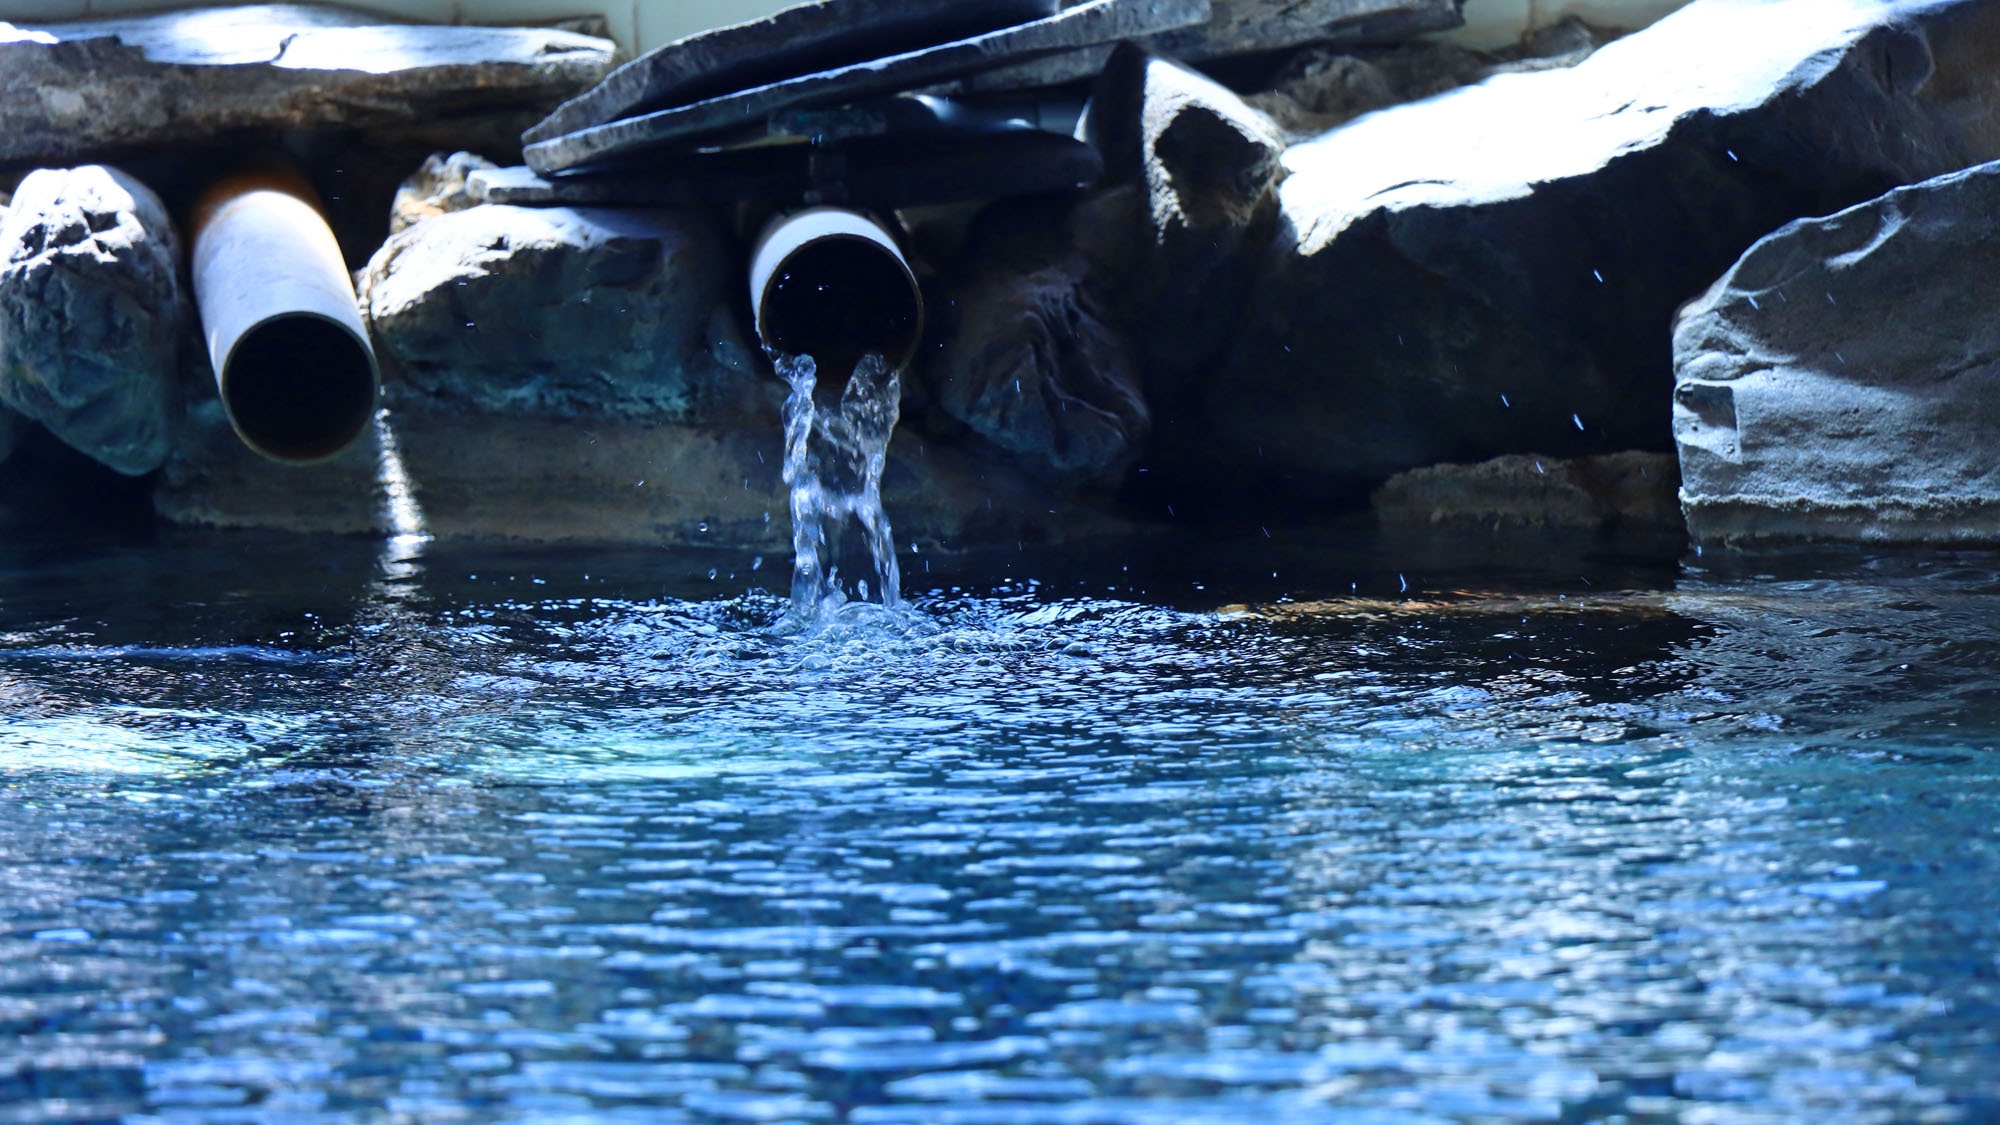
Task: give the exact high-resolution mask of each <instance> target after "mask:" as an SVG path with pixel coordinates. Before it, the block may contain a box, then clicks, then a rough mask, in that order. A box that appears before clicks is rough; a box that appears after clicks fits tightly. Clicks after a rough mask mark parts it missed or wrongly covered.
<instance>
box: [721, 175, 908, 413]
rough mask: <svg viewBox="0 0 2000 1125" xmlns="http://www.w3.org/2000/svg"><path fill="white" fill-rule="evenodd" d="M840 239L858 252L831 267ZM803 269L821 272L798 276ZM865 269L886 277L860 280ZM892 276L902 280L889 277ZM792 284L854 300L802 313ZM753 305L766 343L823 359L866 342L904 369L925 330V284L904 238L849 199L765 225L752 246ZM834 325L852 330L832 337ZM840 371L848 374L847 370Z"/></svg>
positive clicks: (829, 298)
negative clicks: (868, 282) (831, 254)
mask: <svg viewBox="0 0 2000 1125" xmlns="http://www.w3.org/2000/svg"><path fill="white" fill-rule="evenodd" d="M834 247H838V248H839V249H841V250H845V251H855V253H852V254H847V255H844V256H843V258H842V260H841V261H840V262H839V263H838V264H839V266H840V268H837V269H831V270H830V269H828V268H827V267H828V264H829V256H828V255H827V254H826V253H825V251H827V250H829V249H830V248H834ZM798 270H805V271H815V270H817V271H820V272H819V273H817V274H815V276H813V277H809V278H807V277H794V276H793V274H794V272H795V271H798ZM862 275H866V276H867V277H868V278H869V279H874V280H882V281H884V282H885V284H884V285H878V286H856V285H855V284H854V283H855V282H856V281H857V279H858V278H860V277H861V276H862ZM890 279H893V280H894V282H895V284H893V285H888V284H887V282H888V281H889V280H890ZM787 287H797V290H800V291H805V292H808V293H815V292H816V293H823V294H825V295H826V296H825V297H824V300H825V301H826V302H827V303H829V304H833V305H841V304H843V303H844V304H845V305H846V306H847V307H846V308H845V309H840V308H836V309H832V310H825V311H826V313H827V315H824V316H813V317H811V318H810V322H808V318H805V317H802V316H800V315H798V309H799V302H800V300H801V298H798V297H792V298H790V299H787V298H786V297H785V293H786V290H787ZM806 299H808V300H809V299H810V298H806ZM750 306H751V309H752V310H753V311H754V313H755V315H756V325H757V337H758V339H760V340H762V341H763V342H764V344H765V346H766V347H769V348H771V349H772V350H774V351H777V352H780V353H785V354H793V355H800V354H811V355H815V356H816V357H817V358H819V359H820V360H821V361H822V364H824V363H825V362H826V360H827V358H828V356H827V355H825V354H821V353H822V352H829V351H831V352H838V353H841V354H842V355H845V354H846V353H847V352H848V351H850V350H853V349H856V348H858V349H860V350H861V351H875V352H878V353H879V354H881V356H882V358H883V359H885V360H887V361H888V362H889V365H890V367H891V368H893V369H897V370H900V369H902V368H904V367H906V366H908V365H909V363H910V361H911V360H912V359H914V358H916V354H917V345H918V342H919V340H920V339H921V337H922V334H923V291H922V288H921V287H920V286H919V285H918V283H917V275H916V273H915V271H913V270H911V269H910V263H909V259H907V258H906V257H904V255H903V248H902V246H901V245H900V244H898V243H897V241H896V237H895V235H894V234H892V233H890V231H889V229H888V228H887V227H885V226H883V225H882V224H881V223H879V222H877V221H875V220H874V219H872V218H869V217H868V216H867V215H864V214H862V213H861V212H859V211H851V210H848V209H847V208H845V207H811V208H807V209H806V210H803V211H795V212H792V213H789V214H784V215H779V216H778V217H777V218H774V219H772V220H771V222H770V223H769V224H768V225H766V226H765V228H764V232H763V234H762V235H760V236H759V237H758V239H757V243H756V247H755V249H753V250H752V251H751V254H750ZM814 311H815V312H819V311H821V310H814ZM842 312H849V313H852V314H853V315H852V316H842V315H840V314H841V313H842ZM836 322H838V323H836ZM830 333H845V336H844V337H843V338H830V336H829V334H830ZM854 358H858V355H857V356H855V357H854ZM840 376H841V377H842V378H845V376H846V372H845V371H842V372H840Z"/></svg>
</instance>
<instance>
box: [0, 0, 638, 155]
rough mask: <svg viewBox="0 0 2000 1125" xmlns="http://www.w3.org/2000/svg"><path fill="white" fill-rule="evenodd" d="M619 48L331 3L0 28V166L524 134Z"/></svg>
mask: <svg viewBox="0 0 2000 1125" xmlns="http://www.w3.org/2000/svg"><path fill="white" fill-rule="evenodd" d="M616 50H617V48H616V46H615V45H614V44H613V43H611V42H609V41H608V40H603V39H594V38H591V37H588V36H583V35H577V34H573V33H571V32H567V31H557V30H553V29H547V28H493V27H441V26H429V25H414V24H384V21H383V19H382V17H380V16H378V15H371V14H368V13H365V12H361V11H357V10H355V9H352V8H342V7H336V6H333V5H327V4H251V5H242V6H238V7H231V8H214V9H200V10H195V11H180V12H167V13H162V14H158V15H146V16H134V17H129V18H121V19H107V20H96V21H90V22H82V23H49V24H24V25H21V26H14V25H11V24H6V23H0V164H7V163H14V162H21V163H28V162H34V163H43V164H49V163H61V162H68V161H73V160H75V159H77V158H79V157H81V156H85V155H88V154H93V153H101V152H106V151H122V150H128V149H158V148H166V147H175V146H188V145H196V144H203V143H208V142H211V141H217V140H228V139H231V138H233V137H234V136H236V135H238V134H242V133H245V132H259V133H266V134H268V133H273V132H293V131H306V130H330V129H362V130H369V131H376V132H382V131H389V132H393V131H395V130H398V129H417V130H430V129H432V128H433V123H435V122H438V121H454V120H456V121H459V122H461V127H462V121H463V118H464V117H465V115H466V114H467V113H469V112H473V111H477V112H480V113H488V114H491V113H508V112H511V113H514V114H516V115H518V116H519V117H520V121H519V123H518V125H517V126H516V128H517V129H518V128H519V127H521V126H525V125H526V124H528V123H530V122H532V121H533V120H534V119H535V118H536V117H537V116H539V115H540V114H541V113H544V112H546V111H547V110H548V109H549V108H550V107H552V106H554V105H556V104H557V103H559V102H561V101H562V100H563V99H564V98H567V97H571V96H573V95H575V94H577V93H578V92H580V91H582V90H584V89H586V88H587V87H589V86H591V85H592V84H594V83H595V82H597V81H598V80H599V79H601V78H603V77H604V75H605V74H606V73H608V72H609V71H610V69H611V67H612V64H613V62H614V60H615V55H616Z"/></svg>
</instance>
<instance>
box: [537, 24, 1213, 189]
mask: <svg viewBox="0 0 2000 1125" xmlns="http://www.w3.org/2000/svg"><path fill="white" fill-rule="evenodd" d="M1210 14H1211V9H1210V6H1209V0H1089V2H1087V3H1084V4H1081V5H1079V6H1077V7H1074V8H1070V9H1068V10H1067V11H1064V12H1061V13H1059V14H1057V15H1053V16H1050V17H1048V18H1046V19H1040V20H1035V21H1033V22H1031V23H1026V24H1021V25H1019V26H1016V27H1009V28H1006V29H1003V30H1000V31H995V32H991V33H988V34H985V35H978V36H974V37H973V38H970V39H962V40H959V41H957V42H953V43H946V44H943V45H941V46H935V47H926V48H922V49H919V50H914V51H910V52H907V53H905V54H901V55H892V56H890V57H887V58H880V59H875V60H871V61H869V62H864V63H856V64H852V65H848V66H841V67H835V68H833V69H831V70H823V71H819V72H817V73H813V74H807V75H804V76H802V77H797V78H789V79H785V80H782V81H776V82H772V83H769V84H768V85H764V86H758V87H754V88H752V89H748V90H742V91H739V92H736V93H731V94H724V95H721V96H718V97H712V98H709V99H707V100H705V101H697V102H693V103H691V104H687V105H680V106H674V107H671V108H667V109H660V110H655V111H654V112H651V113H646V114H642V115H640V116H637V117H631V118H626V119H624V120H620V121H613V122H610V123H608V124H603V125H596V126H593V127H591V128H587V129H581V130H578V131H575V132H571V133H568V134H565V135H563V136H559V137H555V138H552V139H549V140H543V141H538V142H535V143H531V144H529V145H528V146H527V152H526V155H527V161H528V166H529V167H531V168H533V169H535V171H537V172H540V173H542V174H543V175H549V174H553V173H557V172H565V171H571V170H574V169H580V168H585V167H589V166H597V165H613V164H616V163H618V162H621V161H630V160H632V159H633V158H635V157H638V156H641V155H642V154H645V153H648V152H650V151H653V150H657V149H661V148H666V147H671V146H674V145H682V146H686V145H688V144H690V143H692V142H695V141H698V140H701V139H703V138H707V137H713V136H716V135H718V134H726V133H730V132H734V131H739V130H741V129H743V127H744V126H745V125H746V124H748V125H753V126H755V127H758V128H761V127H762V126H763V124H764V121H765V119H766V118H768V117H769V115H770V114H771V113H772V112H774V111H776V110H780V109H785V108H788V107H791V106H797V105H809V104H821V105H830V104H838V103H841V102H847V101H853V100H855V99H857V98H862V97H866V96H869V95H873V94H886V93H893V92H896V91H899V90H910V89H916V88H918V87H923V86H931V85H935V84H937V83H940V82H947V81H950V80H952V79H956V78H962V77H964V76H966V75H969V74H976V73H978V72H979V71H982V70H988V69H991V68H993V67H997V66H1003V65H1005V64H1007V63H1010V62H1025V61H1029V60H1032V59H1035V58H1039V57H1042V56H1045V55H1053V54H1059V53H1061V52H1064V51H1071V50H1078V49H1081V48H1086V47H1094V46H1098V45H1101V44H1107V43H1115V42H1118V41H1120V40H1124V39H1136V38H1143V37H1145V36H1148V35H1153V34H1157V33H1159V32H1163V31H1171V30H1174V29H1176V28H1182V27H1189V26H1193V25H1196V24H1200V23H1203V22H1206V21H1207V20H1208V18H1209V16H1210Z"/></svg>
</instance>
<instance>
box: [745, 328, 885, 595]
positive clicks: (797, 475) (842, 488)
mask: <svg viewBox="0 0 2000 1125" xmlns="http://www.w3.org/2000/svg"><path fill="white" fill-rule="evenodd" d="M773 362H774V363H775V365H776V366H777V370H778V374H779V375H780V376H781V377H783V378H784V380H785V382H786V383H787V384H788V385H790V387H791V389H792V392H791V395H790V396H789V397H788V398H786V400H785V408H784V421H785V469H784V477H785V484H786V485H787V486H789V487H790V489H791V500H792V550H793V560H792V597H791V610H790V612H789V613H788V614H787V615H786V617H785V621H784V627H785V628H787V629H793V630H798V629H808V628H811V627H812V626H813V625H814V624H815V623H816V622H819V621H823V620H825V619H827V618H829V617H831V616H834V615H837V614H838V613H839V612H840V610H841V608H842V607H843V606H845V605H847V604H848V598H847V594H846V592H845V591H844V590H843V589H842V588H841V585H840V565H839V558H840V555H839V548H840V539H841V534H842V532H843V530H844V527H845V522H846V520H847V518H848V517H850V516H851V517H853V518H854V519H855V520H856V521H857V522H859V523H860V525H861V534H862V537H863V539H864V540H865V541H866V543H867V546H868V553H869V555H870V556H871V558H872V562H873V579H874V581H873V586H872V589H873V590H874V591H876V592H877V593H878V594H879V595H880V597H881V604H882V606H883V607H884V608H885V609H887V610H889V611H891V612H893V611H895V610H896V609H897V608H898V607H900V606H901V604H902V600H903V598H902V574H901V571H900V569H899V567H898V565H897V563H896V543H895V537H894V535H893V533H892V531H891V530H890V527H889V517H888V514H887V513H886V512H884V511H883V510H882V468H883V465H884V463H885V461H886V459H887V456H888V450H889V438H890V436H891V435H892V434H894V432H895V429H896V421H897V419H898V417H899V416H900V414H901V410H902V393H903V389H902V379H901V377H900V376H899V375H898V374H897V372H895V371H894V370H892V369H891V368H890V367H889V365H888V363H886V362H885V361H884V360H883V359H882V357H881V356H879V355H872V354H871V355H867V356H863V357H862V359H861V362H860V363H859V364H857V365H855V368H854V373H853V375H852V377H850V378H849V379H848V380H847V386H846V388H845V389H844V390H843V391H841V394H840V399H839V402H838V403H837V404H836V405H834V406H830V407H829V406H827V405H825V404H822V403H821V402H819V401H818V400H817V399H816V398H815V394H816V393H817V391H818V386H819V370H818V365H817V364H816V363H815V362H814V360H813V357H811V356H776V357H773ZM856 589H857V592H858V593H859V595H860V598H861V600H862V601H866V600H867V599H868V597H869V592H870V589H871V586H870V583H869V580H868V579H865V578H864V579H861V580H860V581H859V582H858V583H857V584H856Z"/></svg>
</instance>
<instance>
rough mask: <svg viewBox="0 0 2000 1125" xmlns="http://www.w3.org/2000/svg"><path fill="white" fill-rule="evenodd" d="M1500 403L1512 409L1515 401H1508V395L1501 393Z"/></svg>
mask: <svg viewBox="0 0 2000 1125" xmlns="http://www.w3.org/2000/svg"><path fill="white" fill-rule="evenodd" d="M1500 405H1502V406H1504V407H1506V408H1508V409H1509V410H1512V409H1513V408H1514V404H1513V403H1511V402H1508V401H1507V396H1506V395H1501V396H1500Z"/></svg>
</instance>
